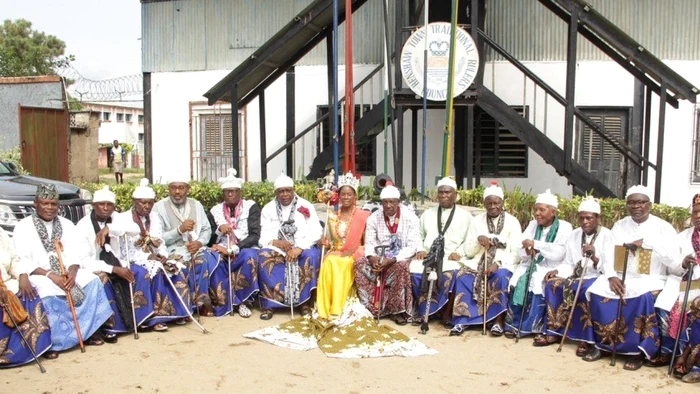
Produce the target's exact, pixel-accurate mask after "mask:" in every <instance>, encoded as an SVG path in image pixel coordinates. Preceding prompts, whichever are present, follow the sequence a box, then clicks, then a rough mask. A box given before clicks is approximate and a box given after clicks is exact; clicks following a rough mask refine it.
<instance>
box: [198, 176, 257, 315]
mask: <svg viewBox="0 0 700 394" xmlns="http://www.w3.org/2000/svg"><path fill="white" fill-rule="evenodd" d="M243 182H244V181H243V179H241V178H236V169H235V168H230V169H229V170H228V176H227V177H225V178H221V179H219V183H220V184H221V190H222V192H223V195H224V202H223V203H221V204H217V205H215V206H214V207H212V209H211V211H210V212H211V214H212V216H214V220H215V221H216V226H217V228H216V235H217V236H218V242H217V243H216V244H215V245H214V246H213V247H212V249H213V251H212V252H208V253H211V254H212V255H213V256H214V258H215V259H216V260H217V261H218V262H219V263H218V264H217V265H216V268H214V271H213V272H212V274H211V282H210V288H209V298H211V302H212V305H213V307H214V315H215V316H223V315H225V314H228V313H229V312H231V311H233V308H232V307H231V301H233V306H237V307H238V314H239V315H240V316H241V317H250V315H251V314H252V312H251V311H250V308H249V307H248V305H246V303H247V302H248V300H249V299H250V298H251V297H252V296H253V295H254V294H255V293H257V292H258V290H259V287H258V252H259V249H258V241H259V240H260V207H259V206H258V204H256V203H255V201H251V200H244V199H243V198H242V197H241V195H242V190H241V188H242V187H243ZM219 256H220V257H219ZM227 264H229V265H228V267H227ZM232 276H233V278H235V279H234V280H233V283H230V284H229V282H230V280H231V277H232ZM229 288H231V289H232V293H233V294H231V295H229V293H228V292H229ZM229 296H230V298H229Z"/></svg>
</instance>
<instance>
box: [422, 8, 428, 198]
mask: <svg viewBox="0 0 700 394" xmlns="http://www.w3.org/2000/svg"><path fill="white" fill-rule="evenodd" d="M428 8H429V0H425V4H423V21H424V26H425V46H424V48H423V140H422V142H421V180H420V202H421V204H424V203H425V162H426V151H427V138H426V133H427V130H428Z"/></svg>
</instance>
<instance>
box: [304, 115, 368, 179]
mask: <svg viewBox="0 0 700 394" xmlns="http://www.w3.org/2000/svg"><path fill="white" fill-rule="evenodd" d="M360 110H362V111H364V112H367V111H369V110H370V106H369V105H364V108H363V107H362V106H360V105H359V104H357V105H355V122H357V120H359V119H360ZM328 111H329V109H328V106H327V105H319V106H318V117H319V118H320V117H322V116H323V115H325V114H326V113H327V112H328ZM338 126H339V127H342V125H341V116H340V111H338ZM355 134H357V132H356V133H355ZM332 135H333V130H332V129H331V123H330V116H329V117H328V118H326V120H324V121H323V122H322V123H321V125H320V130H319V133H318V134H317V136H316V147H317V148H316V150H317V152H316V154H319V153H321V152H322V151H324V150H326V149H332V146H331V141H332ZM340 138H343V137H342V135H341V136H340ZM355 142H356V143H357V144H360V146H358V147H357V150H356V151H355V172H357V173H358V174H363V175H374V174H375V170H376V161H377V142H376V138H372V140H371V141H368V142H365V143H363V141H355ZM341 162H342V161H341Z"/></svg>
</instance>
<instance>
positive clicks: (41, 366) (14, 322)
mask: <svg viewBox="0 0 700 394" xmlns="http://www.w3.org/2000/svg"><path fill="white" fill-rule="evenodd" d="M2 309H4V310H5V313H6V314H7V316H9V317H10V321H11V322H12V325H13V326H15V329H17V332H18V333H19V336H20V337H21V338H22V342H24V346H26V347H27V349H29V352H30V353H31V354H32V357H33V358H34V361H36V364H37V365H38V366H39V370H40V371H41V373H44V372H46V370H45V369H44V366H43V365H41V362H40V361H39V357H37V355H36V353H35V352H34V349H32V347H31V346H29V341H27V338H26V337H25V336H24V333H22V330H20V328H19V325H17V322H16V321H15V318H14V317H12V314H11V313H10V308H8V307H7V304H6V303H3V304H2Z"/></svg>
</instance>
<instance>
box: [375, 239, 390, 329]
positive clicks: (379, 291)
mask: <svg viewBox="0 0 700 394" xmlns="http://www.w3.org/2000/svg"><path fill="white" fill-rule="evenodd" d="M388 248H389V246H388V245H380V246H377V247H375V248H374V252H375V253H377V254H378V255H379V266H381V265H382V263H383V262H384V252H386V250H387V249H388ZM382 276H384V271H383V270H382V271H381V272H377V281H376V283H375V286H374V308H375V309H376V310H377V324H379V319H381V316H382V315H381V308H382V301H383V300H382V298H383V297H384V283H383V282H384V281H383V280H382Z"/></svg>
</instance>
